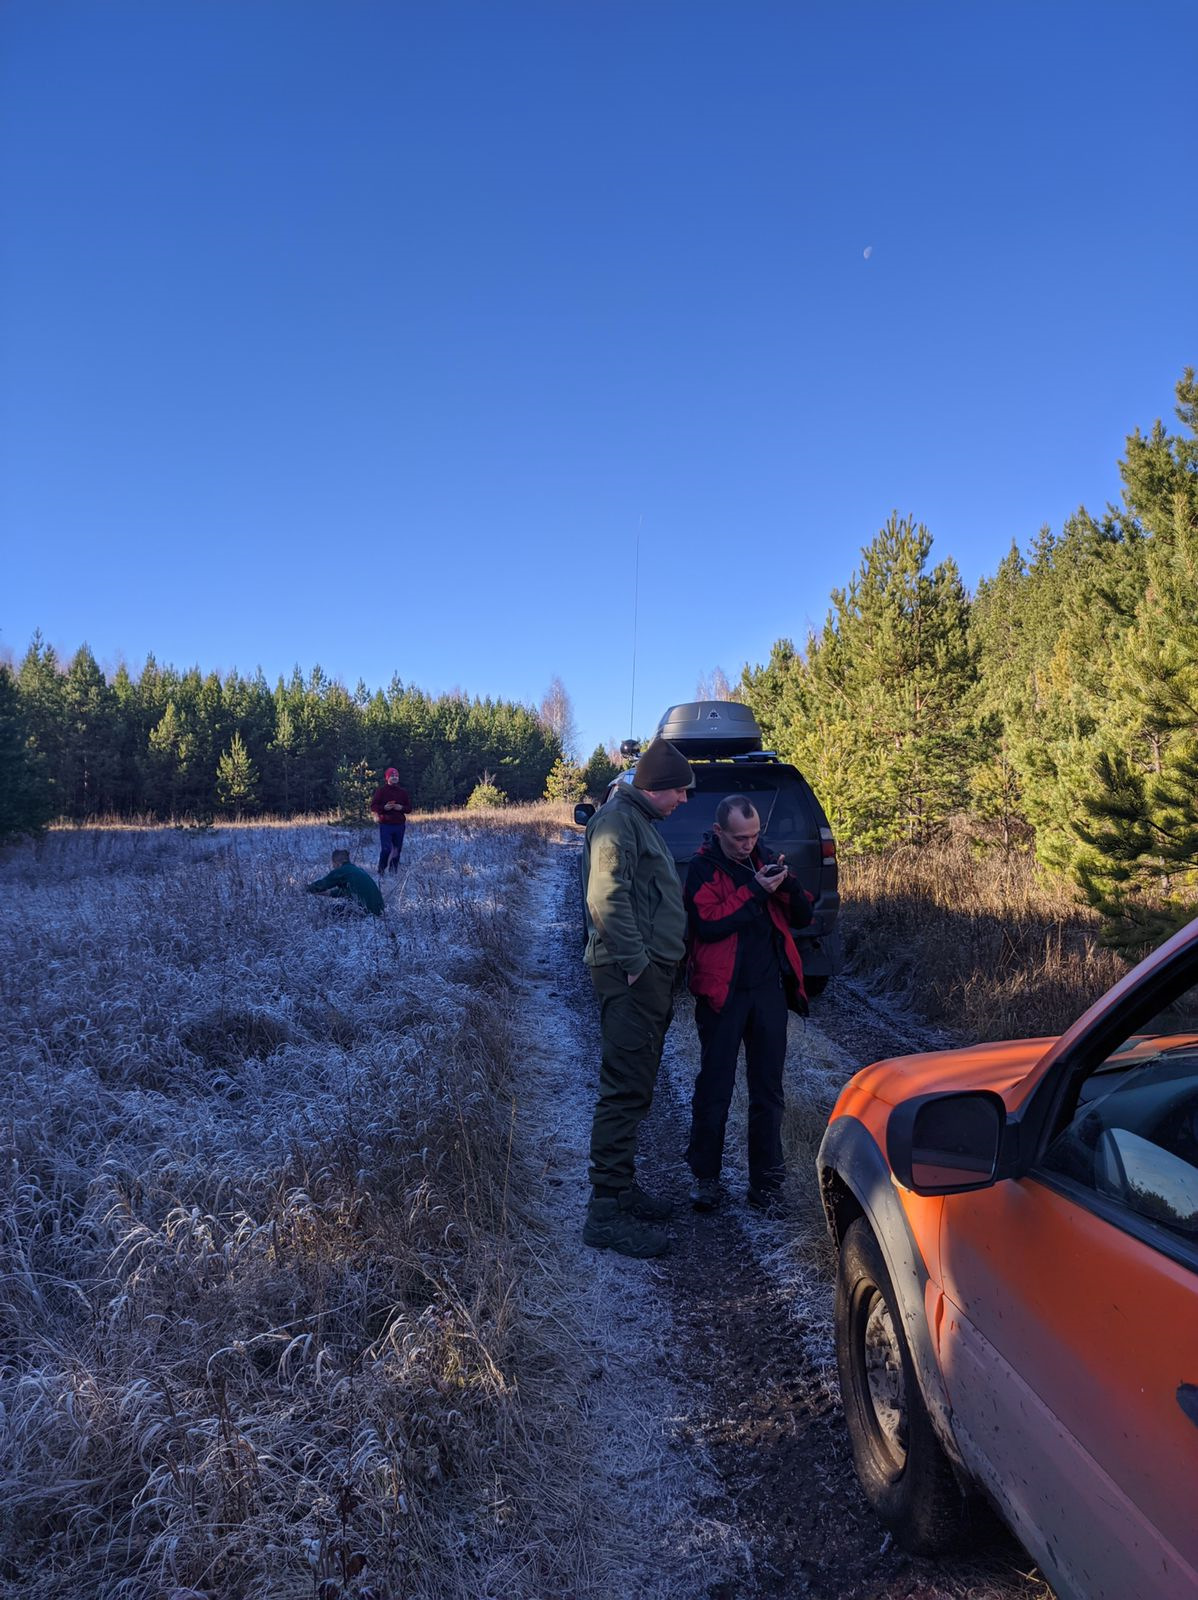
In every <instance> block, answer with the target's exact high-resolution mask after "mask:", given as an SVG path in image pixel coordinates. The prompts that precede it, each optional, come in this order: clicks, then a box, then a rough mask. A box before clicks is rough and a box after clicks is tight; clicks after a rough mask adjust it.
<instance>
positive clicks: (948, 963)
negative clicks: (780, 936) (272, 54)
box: [841, 832, 1127, 1040]
mask: <svg viewBox="0 0 1198 1600" xmlns="http://www.w3.org/2000/svg"><path fill="white" fill-rule="evenodd" d="M841 892H842V895H843V897H844V932H845V944H846V950H847V953H848V956H849V960H850V962H851V963H852V965H853V966H854V967H855V969H856V970H857V971H858V973H860V974H861V975H863V976H865V977H866V978H867V979H868V980H869V981H870V982H871V983H873V984H875V985H878V986H881V987H884V988H885V990H886V992H887V994H888V995H890V996H892V997H893V998H895V999H896V1000H898V1001H900V1002H902V1003H904V1004H906V1005H909V1006H910V1008H911V1009H912V1010H914V1011H917V1012H919V1013H920V1014H921V1015H922V1016H924V1017H926V1018H927V1019H928V1020H929V1021H932V1022H936V1023H940V1024H943V1025H945V1026H947V1027H950V1028H953V1029H957V1030H959V1031H961V1032H962V1033H963V1034H965V1035H966V1036H967V1037H968V1038H970V1039H978V1040H981V1039H1004V1038H1019V1037H1032V1036H1037V1035H1040V1034H1054V1033H1059V1032H1061V1031H1062V1030H1063V1029H1064V1028H1066V1027H1067V1026H1068V1025H1069V1024H1070V1023H1071V1022H1072V1021H1073V1020H1074V1019H1075V1018H1076V1017H1077V1016H1079V1015H1080V1014H1081V1012H1083V1011H1084V1010H1085V1009H1086V1007H1087V1006H1089V1005H1090V1004H1091V1003H1092V1002H1093V1001H1094V1000H1096V999H1097V998H1098V997H1099V995H1100V994H1102V993H1103V991H1104V990H1106V989H1107V988H1109V987H1110V985H1111V984H1112V983H1115V982H1116V981H1117V980H1118V979H1119V978H1121V977H1122V976H1123V974H1124V973H1125V972H1126V971H1127V967H1126V964H1125V963H1124V962H1123V961H1122V960H1121V958H1120V957H1118V956H1117V955H1115V954H1114V953H1113V952H1111V951H1109V950H1105V949H1103V948H1102V947H1101V946H1100V945H1099V943H1098V937H1097V936H1098V923H1097V919H1096V918H1095V917H1094V916H1093V914H1092V913H1091V912H1090V911H1088V910H1087V909H1086V908H1084V907H1082V906H1080V905H1078V903H1077V902H1076V900H1074V899H1073V898H1072V896H1071V895H1070V894H1069V892H1068V891H1067V889H1066V888H1064V886H1062V885H1060V884H1057V883H1054V882H1052V881H1051V880H1050V879H1049V878H1048V877H1047V876H1046V875H1045V874H1044V873H1043V872H1042V871H1041V870H1040V869H1039V868H1038V867H1037V865H1036V862H1035V860H1034V858H1033V857H1032V856H1031V854H1030V853H1029V852H1027V851H1023V850H1000V849H985V850H983V849H980V848H979V847H978V846H976V845H975V844H973V843H972V842H971V841H970V839H969V838H968V836H967V835H965V834H964V833H963V832H956V833H953V834H950V835H947V836H945V837H943V838H940V839H938V840H935V841H933V842H932V843H930V844H926V845H919V846H915V845H900V846H896V847H894V848H893V849H891V850H887V851H883V852H880V853H878V854H876V855H862V856H850V857H847V858H846V859H844V860H843V861H842V863H841Z"/></svg>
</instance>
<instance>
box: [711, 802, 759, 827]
mask: <svg viewBox="0 0 1198 1600" xmlns="http://www.w3.org/2000/svg"><path fill="white" fill-rule="evenodd" d="M734 811H736V812H738V813H739V814H740V815H741V816H742V817H755V816H756V815H757V807H756V806H755V805H754V804H753V802H752V801H751V800H750V799H749V797H748V795H747V794H729V795H725V796H724V798H723V799H722V800H721V801H720V803H719V805H718V806H716V808H715V825H716V827H717V828H726V827H727V826H728V818H729V817H730V816H731V815H732V813H733V812H734Z"/></svg>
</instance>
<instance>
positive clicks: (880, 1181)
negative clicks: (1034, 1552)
mask: <svg viewBox="0 0 1198 1600" xmlns="http://www.w3.org/2000/svg"><path fill="white" fill-rule="evenodd" d="M816 1163H817V1168H818V1173H819V1185H820V1195H821V1198H822V1199H823V1203H824V1214H825V1216H826V1218H827V1223H828V1231H829V1232H830V1233H831V1235H832V1239H833V1241H834V1243H835V1244H836V1246H837V1248H838V1249H839V1247H840V1244H841V1241H842V1240H843V1238H844V1235H845V1233H846V1232H847V1231H848V1229H849V1227H850V1226H851V1225H852V1223H853V1222H855V1221H856V1220H857V1218H858V1217H864V1218H865V1221H866V1223H867V1224H868V1225H869V1228H870V1230H871V1232H872V1233H873V1236H874V1238H875V1239H876V1240H877V1241H878V1248H879V1249H880V1250H881V1252H882V1258H883V1260H884V1261H885V1263H886V1270H887V1272H888V1273H889V1275H890V1282H891V1285H892V1287H893V1289H894V1295H895V1299H896V1301H897V1303H898V1307H899V1311H900V1314H901V1316H902V1321H903V1332H904V1334H905V1335H906V1339H907V1344H908V1346H909V1348H910V1351H911V1360H912V1364H913V1366H914V1368H915V1373H916V1377H917V1378H918V1380H919V1387H920V1390H921V1392H922V1394H923V1398H924V1404H925V1405H926V1406H927V1409H928V1415H929V1416H930V1417H931V1419H932V1426H933V1427H934V1428H935V1430H936V1436H937V1438H938V1439H939V1440H940V1443H941V1445H942V1446H943V1448H944V1451H945V1454H946V1455H947V1456H948V1457H949V1459H950V1461H951V1462H952V1463H953V1465H954V1467H955V1468H956V1469H957V1471H958V1473H959V1474H961V1475H962V1479H963V1481H971V1475H970V1474H969V1473H968V1470H967V1469H966V1467H965V1463H964V1461H963V1460H962V1458H961V1452H960V1450H959V1449H958V1448H957V1444H956V1441H955V1439H954V1438H953V1429H952V1404H951V1402H950V1400H949V1397H948V1390H947V1389H946V1388H945V1384H944V1379H943V1377H942V1375H941V1372H940V1363H939V1362H938V1361H937V1359H936V1351H935V1348H934V1346H933V1342H932V1334H931V1330H930V1329H929V1327H928V1322H927V1314H926V1312H925V1309H924V1308H925V1304H926V1300H925V1291H926V1288H927V1284H928V1278H929V1274H928V1270H927V1267H926V1266H925V1265H924V1260H923V1257H922V1255H921V1254H920V1251H919V1247H918V1246H917V1244H916V1242H915V1238H914V1236H913V1234H912V1232H911V1227H910V1224H909V1223H908V1221H907V1216H906V1213H905V1212H904V1210H903V1207H902V1204H901V1202H900V1200H899V1198H898V1195H897V1194H896V1193H895V1187H894V1178H893V1175H892V1173H891V1171H890V1167H889V1164H888V1163H887V1161H886V1158H885V1156H884V1155H883V1154H882V1152H881V1150H879V1148H878V1146H877V1143H876V1141H875V1140H874V1137H873V1135H872V1134H871V1133H870V1131H869V1129H868V1128H867V1127H866V1126H865V1124H864V1123H863V1122H860V1121H859V1120H858V1119H857V1118H856V1117H852V1116H841V1117H837V1118H836V1120H835V1121H834V1122H832V1123H831V1124H830V1125H829V1127H828V1130H827V1132H826V1133H825V1134H824V1137H823V1141H822V1143H821V1144H820V1148H819V1155H818V1156H817V1158H816Z"/></svg>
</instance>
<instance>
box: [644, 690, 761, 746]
mask: <svg viewBox="0 0 1198 1600" xmlns="http://www.w3.org/2000/svg"><path fill="white" fill-rule="evenodd" d="M657 732H658V733H659V734H660V735H661V737H662V738H663V739H668V740H669V741H670V743H671V744H672V745H676V746H677V747H678V749H679V750H680V751H681V752H682V754H683V755H684V756H694V757H695V758H696V759H704V758H706V759H707V760H708V761H719V760H726V759H727V757H729V756H740V755H745V754H746V753H747V752H748V751H750V750H760V749H761V729H760V728H759V727H758V726H757V719H756V718H755V717H754V715H753V713H752V712H751V711H750V710H749V708H748V706H741V705H737V703H736V701H735V700H692V701H690V702H689V704H687V705H682V706H671V707H670V709H669V710H668V711H667V712H666V714H665V716H664V717H663V718H662V719H661V721H660V722H659V723H658V724H657Z"/></svg>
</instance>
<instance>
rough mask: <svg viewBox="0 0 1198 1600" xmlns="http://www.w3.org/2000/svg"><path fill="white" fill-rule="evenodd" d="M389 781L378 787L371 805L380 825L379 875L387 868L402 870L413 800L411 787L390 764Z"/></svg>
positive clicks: (387, 772) (394, 870)
mask: <svg viewBox="0 0 1198 1600" xmlns="http://www.w3.org/2000/svg"><path fill="white" fill-rule="evenodd" d="M385 777H386V782H385V783H383V784H381V785H380V787H379V788H377V789H376V790H375V791H374V794H373V796H372V797H371V801H370V809H371V810H372V811H373V812H374V814H375V817H376V819H377V821H378V825H379V877H380V878H381V877H382V876H383V874H384V873H385V872H387V871H388V870H390V871H391V872H396V873H397V872H398V871H399V858H400V855H401V853H402V851H403V836H404V829H405V828H406V827H407V825H408V812H409V811H410V810H411V806H412V802H411V799H410V798H409V795H408V791H407V790H406V789H403V788H401V787H400V782H399V773H398V772H397V771H396V769H395V768H394V767H388V768H387V771H386V773H385Z"/></svg>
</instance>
